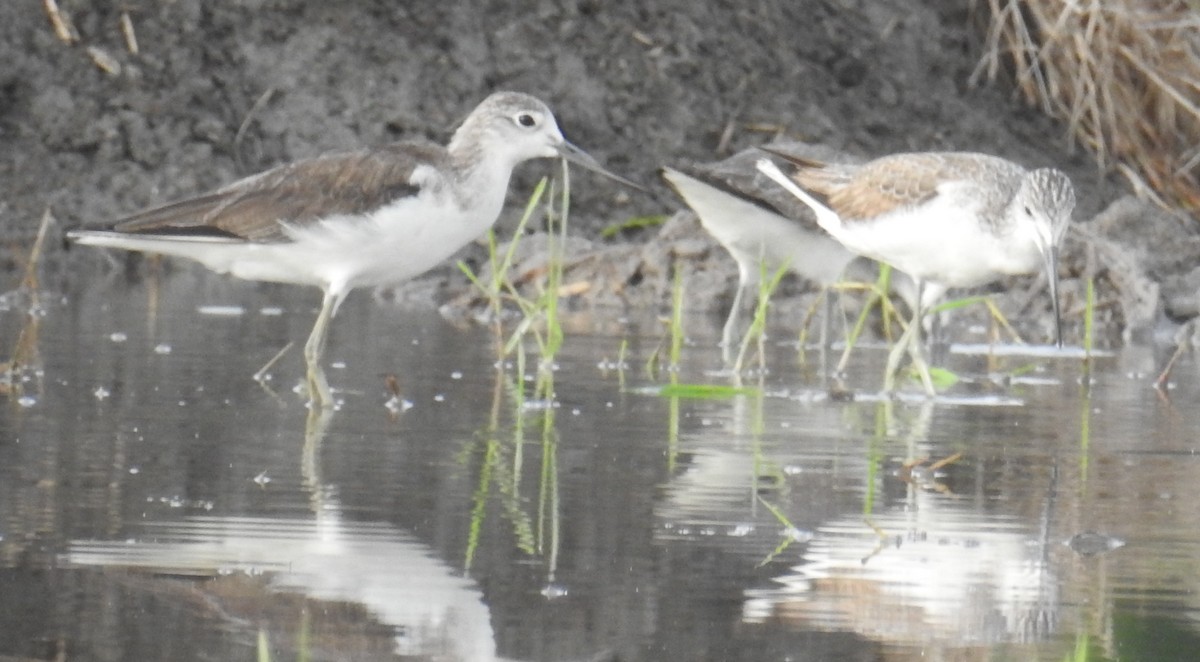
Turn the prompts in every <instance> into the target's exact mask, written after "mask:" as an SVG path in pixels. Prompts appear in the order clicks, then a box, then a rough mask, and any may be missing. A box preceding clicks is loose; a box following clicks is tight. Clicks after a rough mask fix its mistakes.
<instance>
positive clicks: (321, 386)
mask: <svg viewBox="0 0 1200 662" xmlns="http://www.w3.org/2000/svg"><path fill="white" fill-rule="evenodd" d="M553 156H561V157H563V158H565V159H567V160H568V161H571V162H573V163H577V164H579V165H581V166H583V167H585V168H588V169H591V170H594V171H597V172H600V173H602V174H604V175H606V176H608V177H611V178H613V179H615V180H618V181H621V182H622V183H625V184H629V185H631V186H635V187H637V185H636V184H633V183H632V182H629V181H628V180H625V179H623V178H621V177H618V176H616V175H614V174H612V173H610V172H608V171H606V170H605V169H604V168H603V167H601V166H600V164H599V163H598V162H597V161H596V160H595V159H593V158H592V157H590V156H588V155H587V154H586V153H585V152H583V151H582V150H580V149H579V148H577V147H575V146H574V145H572V144H571V143H570V142H568V141H567V140H565V139H564V138H563V135H562V132H561V131H560V130H559V128H558V124H557V122H556V121H555V119H554V115H553V114H552V113H551V112H550V109H549V108H548V107H547V106H546V104H544V103H542V102H541V101H540V100H538V99H536V98H534V97H532V96H529V95H527V94H521V93H517V92H496V93H494V94H492V95H490V96H489V97H487V98H486V99H484V100H483V102H482V103H480V104H479V106H478V107H476V108H475V110H474V111H472V112H471V114H470V115H468V116H467V118H466V120H464V121H463V123H462V126H460V127H459V128H458V130H457V131H455V133H454V136H453V138H452V139H451V140H450V143H449V144H448V145H447V146H445V147H442V146H438V145H430V144H417V143H396V144H392V145H388V146H385V147H381V148H377V149H366V150H361V151H357V152H346V153H340V154H331V155H325V156H319V157H316V158H312V159H307V160H302V161H297V162H294V163H291V164H287V165H282V166H279V167H276V168H274V169H272V170H268V171H266V172H263V173H261V174H258V175H254V176H251V177H247V178H245V179H242V180H239V181H236V182H234V183H232V184H229V185H227V186H225V187H223V188H220V189H217V190H216V191H213V192H212V193H208V194H205V195H201V196H198V197H195V198H190V199H187V200H182V201H180V202H175V203H172V204H168V205H166V206H162V207H156V208H153V209H149V210H147V211H143V212H139V213H137V214H134V215H133V216H130V217H128V218H125V219H122V220H119V221H117V222H116V223H114V224H112V225H110V226H108V227H107V228H106V229H103V230H79V231H75V232H72V233H70V234H69V235H68V236H69V237H70V238H71V239H73V240H75V241H76V242H78V243H80V244H88V245H92V246H107V247H112V248H121V249H125V250H134V251H144V252H147V253H159V254H164V255H170V256H176V257H184V258H189V259H192V260H196V261H198V262H200V263H201V264H203V265H204V266H206V267H208V268H209V269H212V270H213V271H216V272H219V273H228V274H231V275H233V276H236V277H238V278H244V279H247V280H256V281H273V282H281V283H295V284H299V285H312V286H315V287H319V288H321V290H322V291H323V292H324V300H323V302H322V304H321V311H320V313H319V314H318V315H317V319H316V323H315V324H314V325H313V329H312V333H311V334H310V335H309V337H308V341H307V343H306V344H305V346H304V357H305V361H306V364H307V366H308V384H309V397H310V400H312V401H313V402H314V403H315V404H320V405H323V406H329V405H331V404H332V402H333V400H332V397H331V393H330V389H329V385H328V383H327V382H326V381H325V377H324V373H323V371H322V370H321V369H320V363H319V361H320V357H321V354H322V351H323V349H324V345H325V340H326V335H327V330H328V326H329V321H330V319H331V318H332V317H333V316H334V315H335V314H336V313H337V310H338V306H339V305H341V303H342V301H343V300H344V299H345V297H346V295H347V294H349V293H350V291H351V290H353V289H355V288H358V287H372V286H377V285H384V284H389V283H397V282H400V281H404V280H407V279H410V278H413V277H415V276H418V275H420V274H421V273H423V272H425V271H428V270H429V269H431V268H433V267H434V266H436V265H437V264H439V263H440V262H442V261H443V260H445V259H446V258H448V257H450V256H451V255H452V254H453V253H455V252H456V251H458V250H459V249H460V248H462V247H463V246H465V245H466V244H467V243H469V242H470V241H471V240H473V239H475V238H476V237H478V236H479V235H481V234H483V233H484V232H485V231H486V230H487V229H488V228H489V227H491V226H492V224H493V223H495V222H496V219H497V217H498V216H499V214H500V211H501V208H502V206H503V204H504V198H505V194H506V193H507V190H508V181H509V177H510V175H511V174H512V171H513V168H514V167H515V166H517V165H518V164H520V163H522V162H524V161H527V160H530V159H535V158H547V157H553ZM639 188H640V187H639Z"/></svg>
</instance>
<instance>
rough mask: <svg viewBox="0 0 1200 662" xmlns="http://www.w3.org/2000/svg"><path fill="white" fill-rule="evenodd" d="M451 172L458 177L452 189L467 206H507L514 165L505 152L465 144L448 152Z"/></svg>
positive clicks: (452, 144)
mask: <svg viewBox="0 0 1200 662" xmlns="http://www.w3.org/2000/svg"><path fill="white" fill-rule="evenodd" d="M447 152H448V153H449V157H450V163H451V166H452V167H451V168H450V172H453V173H455V176H454V181H453V182H450V184H451V186H453V187H454V188H455V189H457V190H458V191H459V195H460V196H461V199H462V200H463V201H464V202H466V204H467V205H468V206H474V205H477V204H478V205H483V206H488V207H497V209H498V208H499V206H501V205H503V204H504V197H505V194H506V192H507V190H508V180H509V178H510V177H511V176H512V171H513V163H512V162H511V160H510V159H508V158H506V155H505V154H504V150H494V149H483V148H481V146H479V145H478V144H474V143H463V144H455V143H453V142H452V143H451V145H450V146H449V147H448V148H447Z"/></svg>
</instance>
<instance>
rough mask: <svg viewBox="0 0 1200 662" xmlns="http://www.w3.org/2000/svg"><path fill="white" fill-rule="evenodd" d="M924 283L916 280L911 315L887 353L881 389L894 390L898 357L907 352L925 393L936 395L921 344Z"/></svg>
mask: <svg viewBox="0 0 1200 662" xmlns="http://www.w3.org/2000/svg"><path fill="white" fill-rule="evenodd" d="M923 286H924V283H921V282H919V281H918V282H917V296H916V298H915V301H916V302H915V303H914V304H913V317H912V320H911V321H909V323H908V328H906V329H905V330H904V333H903V334H901V335H900V339H899V340H898V341H896V344H895V345H893V346H892V351H891V352H889V353H888V361H887V369H886V370H887V371H886V373H885V374H884V377H883V390H884V391H887V392H888V393H891V392H893V391H895V390H896V373H897V372H899V369H900V359H901V357H903V356H904V353H905V352H908V354H909V356H911V357H912V362H913V367H914V368H916V370H917V374H919V375H920V376H921V384H922V385H924V387H925V394H926V395H928V396H929V397H933V396H935V395H937V390H936V389H934V387H933V377H931V376H930V374H929V364H928V363H927V362H926V361H925V348H924V347H923V346H922V345H921V324H922V321H923V320H922V316H923V315H924V314H925V312H924V302H923V301H922V297H923V295H924V287H923Z"/></svg>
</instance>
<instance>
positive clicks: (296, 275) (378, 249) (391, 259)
mask: <svg viewBox="0 0 1200 662" xmlns="http://www.w3.org/2000/svg"><path fill="white" fill-rule="evenodd" d="M414 202H415V201H414V200H413V199H405V200H401V201H399V202H396V203H393V204H392V205H390V206H389V207H385V208H384V209H382V210H380V211H379V212H377V213H376V214H374V215H372V216H369V217H366V216H356V217H333V218H329V219H326V220H324V221H321V222H320V223H316V224H314V225H311V226H307V227H304V228H296V229H294V230H293V231H292V232H291V235H292V238H293V241H292V242H289V243H282V244H260V245H251V246H246V249H247V250H246V251H244V253H243V254H242V256H241V257H240V259H235V260H232V261H231V264H230V268H229V272H230V273H232V274H233V275H234V276H237V277H239V278H246V279H250V280H271V281H282V282H288V283H308V284H312V285H317V286H322V287H324V286H327V285H335V286H337V287H341V288H354V287H371V286H375V285H383V284H387V283H394V282H399V281H403V280H406V279H409V278H413V277H415V276H418V275H420V274H422V273H424V272H426V271H428V270H430V269H432V268H433V267H435V266H437V265H438V264H440V263H441V262H442V261H443V260H445V259H446V258H448V257H450V256H451V255H453V254H454V253H455V252H457V251H458V250H459V249H461V248H462V247H463V246H465V245H467V244H468V243H469V242H470V241H471V240H473V239H475V238H476V237H478V236H479V235H481V234H483V232H484V231H485V230H487V228H488V227H490V226H491V224H492V223H494V222H495V220H496V217H497V216H498V215H499V209H496V210H495V212H491V211H490V210H481V209H474V210H464V209H461V208H459V207H457V206H455V205H415V204H413V203H414Z"/></svg>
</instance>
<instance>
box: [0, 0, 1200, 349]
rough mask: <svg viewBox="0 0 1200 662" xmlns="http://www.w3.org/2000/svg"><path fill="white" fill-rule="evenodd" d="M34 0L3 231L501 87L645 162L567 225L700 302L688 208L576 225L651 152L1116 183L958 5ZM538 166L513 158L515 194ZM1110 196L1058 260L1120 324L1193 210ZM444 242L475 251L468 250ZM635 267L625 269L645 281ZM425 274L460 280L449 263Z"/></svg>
mask: <svg viewBox="0 0 1200 662" xmlns="http://www.w3.org/2000/svg"><path fill="white" fill-rule="evenodd" d="M40 4H41V3H3V4H2V5H0V59H2V61H4V62H5V63H6V65H5V67H4V68H3V69H0V146H2V147H3V149H0V227H3V229H4V232H5V235H6V236H7V237H8V238H10V239H14V240H15V239H26V238H28V237H31V236H32V234H33V233H34V231H35V229H36V225H37V221H38V219H39V218H40V216H41V214H42V212H43V210H44V209H45V208H46V207H47V206H49V207H50V208H52V209H53V212H54V215H55V217H56V218H57V219H58V221H59V222H60V225H61V226H64V227H69V226H73V225H78V224H87V223H97V222H103V221H104V220H106V219H110V218H112V217H116V216H119V215H122V214H125V213H129V212H132V211H135V210H137V209H138V208H140V207H142V206H144V205H147V204H151V203H155V202H163V201H166V200H169V199H171V198H176V197H180V196H186V195H192V194H196V193H199V192H202V191H204V190H206V189H210V188H212V187H215V186H218V185H220V184H222V183H225V182H228V181H231V180H232V179H235V178H237V177H239V176H244V175H247V174H250V173H253V172H256V171H259V170H261V169H264V168H267V167H270V166H272V165H275V164H278V163H281V162H285V161H289V160H293V159H297V158H303V157H308V156H312V155H315V154H319V153H321V152H324V151H330V150H339V149H349V148H354V147H358V146H361V145H369V144H378V143H383V142H387V141H391V140H396V139H401V138H410V137H421V138H427V139H432V140H438V141H444V140H445V139H446V138H447V137H448V135H449V133H450V132H451V130H452V129H453V127H454V126H455V125H456V124H457V123H458V121H459V120H460V119H461V118H462V117H463V116H464V115H465V114H466V113H467V112H468V111H469V110H470V109H471V108H472V107H473V106H474V105H475V104H476V103H477V102H478V101H479V100H480V99H482V98H483V97H484V96H486V95H487V94H488V93H489V92H490V91H492V90H495V89H503V88H510V89H518V90H523V91H528V92H531V93H533V94H536V95H538V96H540V97H542V98H544V99H546V100H547V101H548V102H549V103H550V105H551V106H552V107H553V108H554V109H555V112H556V114H557V115H558V117H559V120H560V123H561V124H562V126H563V127H564V130H565V132H566V133H567V134H568V136H569V137H570V138H571V139H572V140H573V141H574V142H576V143H577V144H579V145H581V146H583V147H584V148H585V149H587V150H589V151H590V152H591V153H593V154H594V155H595V156H597V157H598V158H599V159H600V160H601V161H603V162H605V163H606V164H608V165H609V166H610V167H612V168H613V169H614V170H617V171H619V172H622V173H623V174H626V175H628V176H630V177H632V178H635V179H639V180H642V181H646V182H655V183H656V193H655V194H654V195H651V196H643V195H640V194H637V193H630V192H627V191H623V190H620V189H618V188H616V187H615V186H614V185H612V184H610V183H608V182H606V181H603V180H599V179H595V178H592V177H589V176H579V177H577V178H575V182H574V187H573V188H574V190H573V191H572V194H573V201H574V203H575V204H574V211H573V214H574V216H573V219H574V220H573V222H574V226H573V227H574V228H575V230H576V232H577V233H578V234H579V235H580V236H581V237H582V238H584V239H585V240H586V241H588V242H593V243H592V244H591V245H590V247H589V248H588V250H593V251H594V250H595V249H596V248H597V247H599V248H603V249H604V250H606V251H615V252H616V253H619V254H620V255H616V254H614V255H610V256H609V257H610V258H611V259H618V258H620V257H621V256H624V259H629V260H635V259H636V260H641V259H644V258H645V255H644V252H645V251H650V252H655V251H657V253H659V254H665V253H670V254H675V252H676V249H675V248H674V244H673V243H671V242H675V241H684V242H685V249H684V250H685V252H686V251H687V250H691V251H692V252H693V253H696V255H694V257H695V258H696V259H701V258H703V257H704V256H706V255H707V254H708V253H709V252H711V253H712V259H713V260H715V261H716V262H715V263H714V264H715V265H716V266H715V267H714V269H717V270H718V271H716V272H715V273H716V274H719V275H714V276H713V277H711V278H708V279H707V280H705V279H698V280H697V282H696V283H694V284H693V285H692V287H693V288H711V289H710V290H706V289H701V290H699V291H696V300H697V301H714V300H717V299H716V298H714V297H711V296H704V295H705V294H716V293H724V292H728V291H729V289H730V288H731V287H732V284H733V282H734V276H733V272H732V269H731V266H730V265H731V264H732V263H731V262H728V263H727V262H723V261H722V260H723V259H724V258H723V256H721V255H720V254H719V251H707V249H704V250H701V246H702V245H703V242H704V241H706V239H705V238H704V237H703V236H701V235H700V234H699V233H698V231H697V230H696V228H695V224H694V223H692V224H687V223H686V222H685V221H684V220H683V219H680V220H679V223H681V224H683V225H686V227H670V228H668V229H667V230H665V231H664V232H662V233H660V232H659V231H658V230H657V229H649V230H643V231H641V232H635V233H630V234H626V235H624V236H621V237H618V238H616V239H615V240H610V241H606V242H600V240H599V239H598V233H599V230H600V229H601V228H602V227H604V226H607V225H610V224H613V223H618V222H621V221H624V220H626V219H628V218H630V217H633V216H640V215H650V214H670V213H673V212H674V211H675V210H677V209H679V207H680V203H679V202H678V201H677V200H676V199H675V198H674V197H673V196H672V194H671V193H670V192H668V191H667V190H666V189H665V188H663V187H661V186H657V181H656V180H657V177H656V173H655V171H656V169H657V168H658V167H659V166H660V165H664V164H678V163H687V162H709V161H715V160H719V159H722V158H725V157H727V156H729V155H730V154H733V153H735V152H737V151H739V150H742V149H744V148H747V147H749V146H753V145H757V144H761V143H764V142H767V141H768V140H771V139H773V138H779V137H784V138H789V139H798V140H803V141H805V142H809V143H817V144H820V145H823V146H826V147H828V148H830V149H832V150H836V151H839V152H846V153H850V154H853V155H858V156H870V155H878V154H884V153H889V152H895V151H902V150H926V149H962V150H974V151H984V152H990V153H994V154H999V155H1002V156H1005V157H1008V158H1012V159H1014V160H1016V161H1019V162H1021V163H1023V164H1025V165H1028V166H1043V165H1053V166H1056V167H1059V168H1061V169H1063V170H1065V171H1066V172H1067V173H1068V174H1069V175H1070V176H1071V177H1072V179H1073V180H1074V182H1075V184H1076V186H1077V188H1078V190H1079V197H1080V206H1079V208H1078V209H1077V212H1076V218H1077V219H1078V220H1080V221H1084V222H1086V221H1088V220H1089V219H1092V218H1093V217H1095V216H1096V215H1097V214H1099V213H1100V212H1101V211H1102V210H1105V209H1106V208H1108V207H1109V205H1110V204H1111V203H1113V202H1114V201H1115V200H1118V199H1120V198H1121V197H1122V196H1124V195H1126V194H1127V193H1128V190H1127V189H1128V187H1127V185H1126V184H1125V182H1124V181H1121V180H1118V179H1116V178H1105V177H1103V176H1102V175H1101V174H1100V173H1098V172H1097V170H1096V168H1095V166H1094V165H1092V163H1091V161H1090V160H1089V157H1088V156H1087V155H1086V154H1085V153H1083V151H1082V150H1079V149H1076V150H1072V149H1071V148H1070V145H1069V141H1068V139H1067V137H1066V131H1065V128H1063V127H1061V126H1058V125H1056V124H1054V123H1053V122H1052V121H1051V120H1049V119H1046V118H1044V117H1043V116H1041V115H1040V114H1039V113H1038V112H1037V111H1036V110H1035V109H1030V108H1027V107H1024V106H1023V105H1021V104H1020V103H1018V102H1017V101H1015V100H1014V99H1013V97H1012V96H1011V95H1010V93H1009V91H1007V89H1006V88H1005V87H1004V85H1003V84H1002V83H1001V84H997V85H994V86H989V85H986V84H981V85H976V86H973V85H970V84H969V82H968V81H969V80H970V78H971V74H972V72H973V71H974V69H975V67H976V64H977V62H978V60H979V57H980V52H979V44H980V41H981V40H980V38H979V34H980V32H979V31H978V29H977V27H976V26H977V25H978V21H979V20H980V19H981V17H979V16H972V15H971V14H970V13H969V12H968V11H967V10H966V9H965V8H964V6H965V5H966V4H969V3H960V2H950V1H937V0H926V1H924V2H909V1H908V0H883V1H880V0H846V1H844V2H838V1H835V0H810V1H807V2H801V3H797V2H771V3H753V4H752V5H750V6H747V5H746V3H741V2H732V1H726V2H712V3H694V2H686V1H684V0H656V1H652V2H645V3H637V6H616V5H613V4H612V3H602V2H596V1H578V2H570V1H568V2H556V3H550V2H538V3H442V4H436V3H417V4H411V3H395V2H384V1H381V0H379V1H374V2H370V1H365V0H364V1H360V2H352V3H321V2H298V1H287V0H280V1H268V0H260V1H258V2H254V1H247V2H237V3H232V2H229V3H213V2H204V1H203V0H178V1H175V2H169V3H160V2H145V1H143V2H132V3H95V2H85V1H82V0H59V5H60V7H61V8H62V9H63V11H64V13H65V14H66V15H67V16H69V17H70V19H71V20H72V22H73V24H74V27H75V29H76V31H77V33H78V35H79V41H78V42H77V43H75V44H67V43H64V42H63V41H61V40H60V39H59V38H57V37H56V36H55V33H54V31H53V29H52V28H51V24H50V21H49V20H48V19H47V16H46V14H45V12H44V11H43V10H42V8H41V6H40ZM123 8H128V9H129V14H128V16H129V23H130V24H131V25H132V27H133V33H134V34H135V35H136V41H137V46H138V51H137V52H136V53H134V52H131V49H130V43H129V40H128V39H127V35H126V34H125V33H124V32H123V30H122V15H121V11H122V9H123ZM98 63H99V64H98ZM101 64H103V67H102V66H100V65H101ZM105 69H107V71H106V70H105ZM547 172H553V170H552V166H551V165H549V164H540V165H533V164H530V165H527V166H525V167H523V168H522V169H521V172H520V173H519V175H518V177H517V179H516V180H515V182H514V186H513V187H512V193H511V196H512V199H513V201H514V202H515V201H518V200H520V199H523V198H524V197H525V196H526V195H527V192H528V191H529V190H530V185H531V184H532V182H534V181H535V180H536V178H537V177H538V176H540V175H541V174H544V173H547ZM1122 204H1123V205H1124V206H1121V207H1118V208H1116V209H1115V211H1113V210H1110V211H1109V212H1108V213H1107V214H1106V216H1105V217H1104V218H1105V219H1106V220H1105V222H1104V223H1096V224H1090V225H1087V224H1085V223H1081V226H1083V227H1085V228H1087V231H1086V232H1084V233H1079V237H1080V238H1078V239H1077V240H1076V242H1075V243H1076V246H1075V248H1073V249H1072V251H1071V254H1072V256H1071V258H1070V259H1069V260H1068V261H1067V264H1066V265H1065V267H1064V276H1065V277H1068V283H1067V288H1066V295H1067V296H1068V297H1071V296H1076V299H1075V301H1078V298H1077V295H1078V287H1079V283H1082V282H1083V281H1082V278H1083V277H1084V276H1095V277H1097V278H1098V283H1099V286H1100V293H1101V297H1102V300H1103V301H1108V302H1112V305H1111V306H1106V307H1105V310H1107V311H1110V312H1109V313H1107V314H1109V315H1111V317H1112V321H1113V323H1114V325H1116V326H1117V327H1118V328H1121V327H1124V326H1125V325H1126V321H1127V320H1126V318H1127V317H1128V318H1129V320H1128V322H1129V323H1128V326H1129V327H1131V328H1133V329H1134V330H1139V332H1140V331H1144V330H1153V328H1155V326H1156V325H1157V324H1160V323H1161V322H1163V321H1164V320H1168V321H1176V322H1177V321H1179V320H1181V319H1185V318H1187V317H1189V316H1192V315H1195V314H1196V311H1197V296H1196V291H1197V288H1198V286H1200V273H1197V271H1196V270H1194V269H1193V267H1194V265H1195V264H1196V263H1197V258H1198V257H1200V248H1198V247H1197V239H1196V237H1195V236H1194V233H1193V232H1192V231H1191V230H1189V229H1188V228H1192V227H1194V226H1195V224H1194V223H1191V224H1190V225H1189V224H1188V223H1185V222H1182V221H1180V220H1178V219H1176V218H1174V217H1171V216H1169V215H1165V214H1161V213H1158V212H1155V211H1154V210H1152V209H1150V208H1148V207H1145V206H1144V205H1141V204H1139V203H1137V202H1128V203H1122ZM515 213H516V212H515V210H510V212H509V213H508V214H507V216H506V220H504V221H502V226H501V227H502V230H501V232H502V233H503V232H504V230H505V229H507V228H510V227H511V224H512V222H513V220H512V217H513V216H514V215H515ZM1144 218H1150V219H1152V220H1153V222H1151V223H1143V221H1142V219H1144ZM60 230H61V227H60ZM1093 236H1094V237H1098V238H1099V241H1100V248H1096V242H1094V241H1092V240H1090V239H1088V238H1087V237H1093ZM614 242H615V245H617V246H622V245H623V246H624V248H613V245H614ZM687 242H691V243H690V248H688V246H689V244H688V243H687ZM697 242H699V243H697ZM647 244H649V246H650V247H647ZM1164 246H1169V247H1171V250H1170V251H1167V252H1166V253H1164V252H1163V248H1162V247H1164ZM472 251H473V252H472ZM465 255H467V256H468V257H470V258H471V259H472V261H474V262H476V263H478V262H479V261H480V256H481V255H482V251H481V249H480V248H479V247H478V246H476V247H472V248H470V249H468V253H466V254H465ZM1113 255H1115V256H1116V257H1113ZM1164 255H1165V257H1164ZM1105 256H1108V257H1105ZM658 266H659V267H661V265H658ZM635 271H636V270H635ZM644 271H645V270H640V271H639V275H638V277H637V278H635V279H634V281H636V282H634V281H628V282H627V283H626V285H628V286H630V287H636V286H637V285H638V284H639V283H642V282H650V283H654V282H657V281H655V278H654V274H648V273H644ZM1110 272H1111V273H1110ZM438 276H439V278H442V279H443V280H444V279H446V278H450V279H451V283H452V284H457V283H459V282H460V281H457V280H455V279H456V278H457V276H456V274H455V272H454V271H453V270H451V269H444V270H442V271H441V272H439V275H438ZM1072 279H1074V280H1072ZM1072 282H1074V285H1072ZM1072 287H1075V291H1074V293H1073V292H1072V289H1071V288H1072ZM421 291H422V292H434V293H435V295H436V296H442V297H444V296H446V295H447V292H446V291H445V290H443V289H440V288H429V287H427V286H426V287H425V289H422V290H421ZM451 291H452V290H451ZM655 292H656V293H657V291H655Z"/></svg>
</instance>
